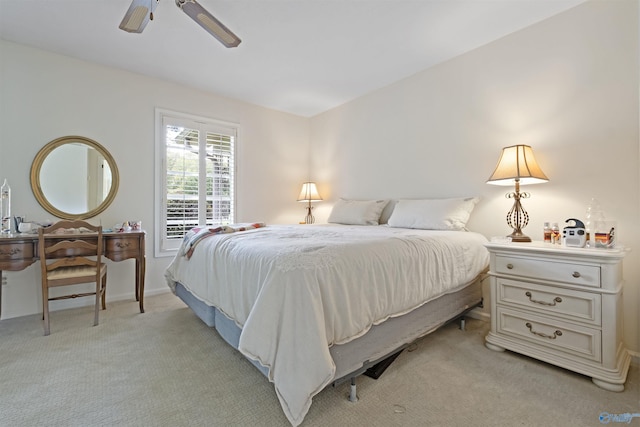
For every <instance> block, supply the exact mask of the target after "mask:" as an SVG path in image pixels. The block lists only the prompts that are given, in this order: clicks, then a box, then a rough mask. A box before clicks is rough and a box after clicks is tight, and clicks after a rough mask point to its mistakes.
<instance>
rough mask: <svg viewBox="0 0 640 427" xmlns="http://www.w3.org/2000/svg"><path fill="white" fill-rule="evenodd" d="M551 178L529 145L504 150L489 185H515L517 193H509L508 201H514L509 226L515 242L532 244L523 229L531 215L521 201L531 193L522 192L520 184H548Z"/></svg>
mask: <svg viewBox="0 0 640 427" xmlns="http://www.w3.org/2000/svg"><path fill="white" fill-rule="evenodd" d="M547 181H549V178H547V176H546V175H545V174H544V172H542V169H540V166H538V163H537V162H536V159H535V157H534V156H533V150H532V149H531V147H529V146H528V145H513V146H511V147H505V148H503V149H502V154H500V159H499V160H498V165H497V166H496V169H495V170H494V171H493V174H492V175H491V176H490V177H489V180H488V181H487V184H493V185H514V184H515V186H516V191H514V192H512V193H507V194H506V197H507V198H508V199H514V202H513V207H512V208H511V210H510V211H509V212H508V213H507V224H509V227H511V228H513V233H511V234H510V235H509V236H508V237H511V241H513V242H530V241H531V238H530V237H528V236H525V235H524V234H523V233H522V229H523V228H524V227H525V226H526V225H527V224H528V223H529V214H528V213H527V211H525V210H524V208H523V207H522V204H521V203H520V199H527V198H529V197H530V196H531V195H530V194H529V193H526V192H524V193H521V192H520V184H522V185H527V184H538V183H541V182H547Z"/></svg>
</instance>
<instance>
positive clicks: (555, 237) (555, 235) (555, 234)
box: [551, 222, 562, 245]
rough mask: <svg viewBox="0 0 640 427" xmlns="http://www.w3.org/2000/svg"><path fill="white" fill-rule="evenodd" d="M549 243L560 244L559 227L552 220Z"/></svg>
mask: <svg viewBox="0 0 640 427" xmlns="http://www.w3.org/2000/svg"><path fill="white" fill-rule="evenodd" d="M551 243H553V244H556V245H559V244H561V243H562V242H561V239H560V227H558V223H557V222H554V223H553V224H551Z"/></svg>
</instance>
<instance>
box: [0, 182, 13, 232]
mask: <svg viewBox="0 0 640 427" xmlns="http://www.w3.org/2000/svg"><path fill="white" fill-rule="evenodd" d="M0 215H2V226H1V227H0V233H2V234H9V233H11V187H9V183H8V182H7V179H6V178H5V180H4V184H2V187H0Z"/></svg>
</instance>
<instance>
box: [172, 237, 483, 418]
mask: <svg viewBox="0 0 640 427" xmlns="http://www.w3.org/2000/svg"><path fill="white" fill-rule="evenodd" d="M486 241H487V240H486V239H485V238H484V237H483V236H482V235H480V234H477V233H473V232H464V231H427V230H409V229H399V228H391V227H387V226H343V225H291V226H267V227H265V228H258V229H255V230H249V231H243V232H238V233H231V234H219V235H214V236H211V237H208V238H206V239H204V240H202V242H200V243H199V245H198V247H197V250H195V251H194V252H193V255H192V256H191V259H187V258H185V257H184V256H181V255H178V256H176V258H175V259H174V260H173V262H172V263H171V264H170V265H169V267H168V268H167V271H166V273H165V275H166V277H167V282H168V284H169V286H170V287H171V288H172V289H174V287H175V282H180V283H181V284H182V285H184V286H185V287H186V288H187V289H188V290H189V291H190V292H191V293H192V294H193V295H194V296H196V297H197V298H199V299H201V300H202V301H203V302H205V303H206V304H208V305H211V306H215V307H217V308H218V309H219V310H220V311H222V312H223V313H225V314H226V315H227V316H228V317H229V318H231V319H233V320H234V321H235V322H236V323H237V324H238V326H240V327H241V328H242V333H241V335H240V345H239V350H240V351H241V352H242V353H243V354H244V355H246V356H247V357H249V358H251V359H254V360H257V361H259V362H260V363H261V364H262V365H264V366H265V367H267V368H268V369H269V380H270V381H272V382H273V383H274V384H275V389H276V393H277V395H278V398H279V400H280V403H281V405H282V408H283V410H284V412H285V415H286V416H287V418H288V419H289V421H290V422H291V424H293V425H294V426H297V425H298V424H300V423H301V422H302V420H303V419H304V416H305V415H306V413H307V411H308V410H309V407H310V405H311V399H312V397H313V396H314V395H315V394H317V393H318V392H320V391H321V390H322V389H323V388H324V387H325V386H326V385H327V384H329V383H330V382H331V381H332V380H333V377H334V373H335V365H334V363H333V360H332V359H331V356H330V353H329V346H331V345H333V344H340V343H345V342H348V341H350V340H353V339H355V338H357V337H359V336H361V335H363V334H365V333H366V332H367V331H368V330H369V329H370V328H371V326H372V325H374V324H378V323H381V322H383V321H384V320H385V319H387V318H389V317H393V316H399V315H402V314H404V313H407V312H409V311H411V310H413V309H415V308H417V307H419V306H421V305H423V304H424V303H426V302H427V301H429V300H431V299H434V298H437V297H438V296H440V295H443V294H446V293H449V292H453V291H455V290H457V289H459V288H460V287H462V286H465V285H467V284H468V283H470V282H471V281H473V279H474V278H475V277H476V276H477V275H478V274H479V273H480V272H481V271H482V270H483V269H485V267H486V266H487V265H488V262H489V255H488V252H487V250H486V249H485V247H484V243H486ZM179 253H182V251H179Z"/></svg>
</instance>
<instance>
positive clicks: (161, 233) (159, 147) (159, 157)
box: [154, 108, 240, 257]
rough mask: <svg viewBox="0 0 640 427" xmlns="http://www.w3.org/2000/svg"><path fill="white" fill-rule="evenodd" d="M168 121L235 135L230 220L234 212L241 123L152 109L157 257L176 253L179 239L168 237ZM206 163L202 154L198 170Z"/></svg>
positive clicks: (155, 246)
mask: <svg viewBox="0 0 640 427" xmlns="http://www.w3.org/2000/svg"><path fill="white" fill-rule="evenodd" d="M167 120H168V121H170V122H171V124H175V125H179V126H184V127H187V128H199V129H200V130H205V131H209V132H213V133H218V134H223V135H231V136H234V141H233V148H232V155H233V173H232V174H231V177H232V180H233V184H232V187H233V191H232V197H231V209H232V212H233V213H232V217H231V218H232V222H235V218H236V215H237V210H236V205H237V188H238V180H237V153H238V140H239V134H240V126H239V125H238V124H237V123H232V122H227V121H223V120H218V119H212V118H209V117H203V116H196V115H193V114H188V113H180V112H176V111H171V110H167V109H163V108H156V109H155V197H154V216H155V227H154V228H155V238H154V252H155V256H156V257H168V256H175V254H176V252H177V250H178V248H179V246H180V243H181V241H182V240H181V239H180V240H177V239H169V238H168V237H167V200H166V194H167V179H166V177H167V145H166V139H165V138H166V133H165V121H167ZM204 163H205V156H201V157H200V163H199V169H202V167H203V164H204ZM203 215H206V212H203V211H202V210H201V209H200V208H199V212H198V216H199V218H203Z"/></svg>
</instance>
